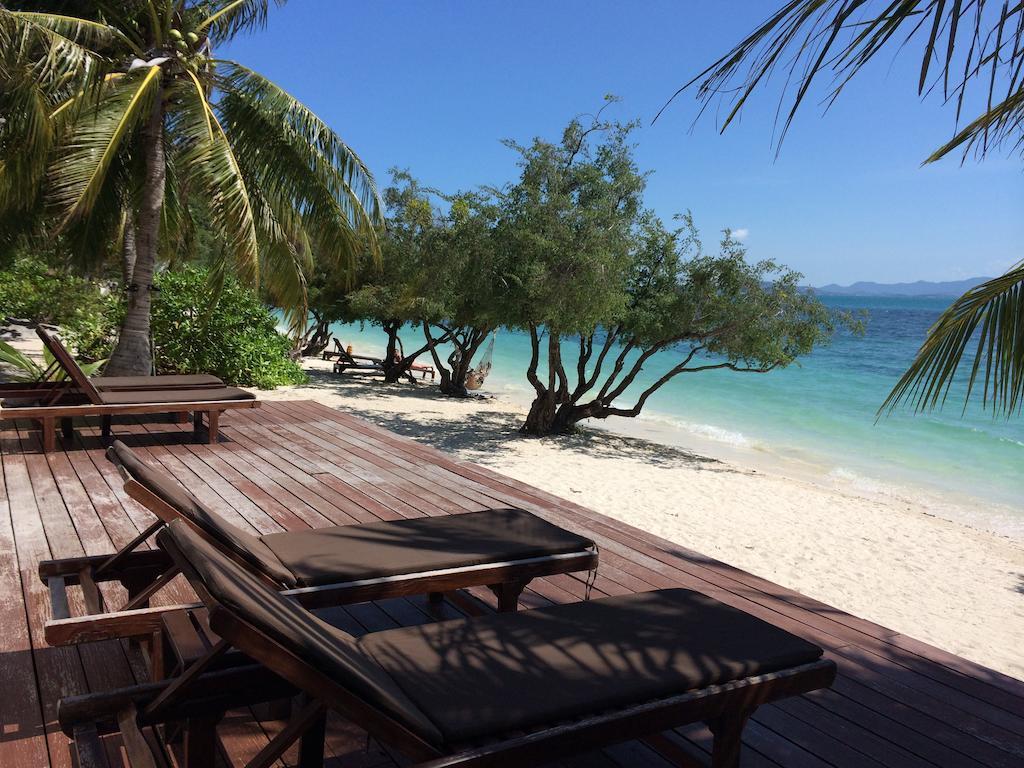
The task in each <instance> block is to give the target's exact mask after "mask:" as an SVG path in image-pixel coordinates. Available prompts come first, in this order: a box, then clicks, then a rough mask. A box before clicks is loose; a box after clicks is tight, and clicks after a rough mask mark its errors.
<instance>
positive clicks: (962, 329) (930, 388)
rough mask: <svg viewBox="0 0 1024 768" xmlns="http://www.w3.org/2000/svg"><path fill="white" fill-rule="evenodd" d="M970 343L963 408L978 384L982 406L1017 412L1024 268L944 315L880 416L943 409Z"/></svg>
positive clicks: (1023, 396)
mask: <svg viewBox="0 0 1024 768" xmlns="http://www.w3.org/2000/svg"><path fill="white" fill-rule="evenodd" d="M972 345H974V360H973V362H972V363H971V369H970V372H969V374H968V378H967V392H966V395H965V398H964V408H965V409H966V407H967V404H968V403H969V402H970V398H971V394H972V392H973V391H974V388H975V386H976V385H977V384H979V383H980V384H981V387H982V404H983V406H984V407H987V408H991V409H992V412H993V413H998V412H1000V411H1001V412H1002V413H1004V414H1005V415H1006V416H1011V415H1013V414H1019V413H1020V412H1021V407H1022V404H1024V264H1018V265H1017V266H1016V267H1014V268H1013V269H1011V270H1010V271H1008V272H1007V273H1006V274H1005V275H1002V276H1001V277H997V278H994V279H992V280H989V281H988V282H985V283H982V284H981V285H979V286H977V287H975V288H972V289H971V290H969V291H968V292H967V293H965V294H964V295H963V296H961V297H960V298H959V299H957V300H956V301H955V302H953V305H952V306H951V307H950V308H949V309H947V310H946V311H945V312H943V313H942V315H941V316H940V317H939V319H938V320H937V321H936V323H935V325H934V326H933V327H932V329H931V330H930V331H929V333H928V338H927V339H926V340H925V342H924V344H923V345H922V346H921V349H920V350H919V351H918V353H917V357H915V358H914V362H913V363H912V364H911V366H910V368H908V369H907V372H906V373H904V374H903V376H902V377H901V378H900V380H899V382H897V384H896V386H895V387H893V390H892V392H890V393H889V396H888V397H887V398H886V400H885V402H884V403H883V404H882V407H881V408H880V409H879V413H880V414H881V413H882V412H883V411H886V410H888V411H891V410H893V409H895V408H896V407H897V406H898V405H900V404H901V403H909V404H911V405H912V406H913V407H914V409H915V410H917V411H924V410H928V409H930V408H935V407H937V406H941V405H943V404H944V403H945V401H946V398H947V396H948V395H949V392H950V388H951V386H952V385H953V382H954V381H955V380H956V377H957V374H958V373H959V372H960V367H961V365H962V363H963V360H964V357H965V356H966V354H967V352H968V350H969V348H970V347H971V346H972Z"/></svg>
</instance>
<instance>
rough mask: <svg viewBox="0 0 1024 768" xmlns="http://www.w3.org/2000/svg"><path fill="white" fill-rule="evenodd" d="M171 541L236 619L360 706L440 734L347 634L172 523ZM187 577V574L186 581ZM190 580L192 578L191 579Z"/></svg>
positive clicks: (433, 737) (429, 735) (433, 736)
mask: <svg viewBox="0 0 1024 768" xmlns="http://www.w3.org/2000/svg"><path fill="white" fill-rule="evenodd" d="M168 535H169V536H170V537H171V538H172V539H173V544H174V546H176V547H177V549H178V550H179V552H180V553H181V554H182V555H184V556H185V557H186V558H187V560H188V562H189V565H190V567H191V569H192V571H193V572H194V574H195V576H198V578H199V579H200V581H201V582H202V584H203V586H204V587H205V589H206V591H207V592H209V593H210V595H211V596H212V597H213V598H214V600H216V601H217V602H218V603H220V605H222V606H224V608H226V609H227V610H228V611H230V612H231V613H232V614H233V615H234V616H235V617H236V618H240V619H242V620H244V621H245V622H246V623H248V624H249V625H250V626H253V627H255V628H256V629H257V630H258V631H260V632H262V633H263V634H265V635H266V636H268V637H270V638H271V639H273V640H276V641H277V642H278V643H281V644H282V645H283V646H285V648H287V649H288V650H289V651H291V652H292V653H294V654H296V655H297V656H299V657H300V658H302V659H303V660H305V661H306V662H308V663H309V664H310V665H312V666H313V667H315V668H316V669H318V670H319V671H321V672H322V673H324V674H325V675H327V676H328V677H331V678H332V679H334V680H335V681H336V682H337V683H338V684H340V685H341V686H343V687H344V688H346V689H347V690H349V691H351V692H352V693H354V694H355V695H357V696H358V697H359V698H361V699H363V700H364V701H367V702H371V703H373V704H374V705H376V706H377V707H379V708H381V709H382V710H384V711H385V712H387V713H388V714H390V715H391V716H392V717H394V718H397V719H398V720H400V721H401V722H403V723H404V724H406V725H407V726H408V727H410V728H411V729H413V730H415V731H416V732H417V733H419V734H421V735H422V736H423V737H424V738H426V739H428V740H429V741H431V742H433V743H440V740H441V734H440V732H439V731H438V730H437V728H435V727H434V725H433V724H432V723H431V722H430V720H428V719H427V718H426V717H425V716H424V715H423V713H422V712H421V711H420V710H419V709H418V708H417V706H416V705H415V704H413V703H412V701H410V700H409V698H408V696H406V695H405V694H404V693H403V692H402V690H401V688H399V687H398V685H397V684H396V683H395V681H394V680H393V679H392V678H391V677H390V675H388V673H387V672H385V671H384V670H383V669H381V667H380V666H379V665H378V664H377V663H376V662H375V661H374V660H373V659H372V658H371V657H370V656H368V655H367V654H366V652H365V651H363V650H362V649H360V648H359V646H358V644H357V643H356V641H355V638H353V637H352V636H351V635H349V634H348V633H346V632H344V631H342V630H340V629H336V628H335V627H332V626H331V625H330V624H327V623H326V622H324V621H322V620H320V619H318V618H317V617H316V616H315V615H313V613H311V612H310V611H308V610H306V609H305V608H302V607H300V606H299V605H298V604H296V603H294V602H292V601H291V600H289V599H287V598H285V597H283V596H282V595H280V594H279V593H277V592H275V591H273V590H272V589H270V588H269V587H267V586H266V585H265V584H264V583H263V582H261V581H259V580H258V579H256V578H255V577H254V576H252V574H250V573H248V572H247V571H246V570H245V569H243V568H241V567H239V566H238V565H237V564H236V563H234V562H232V561H231V560H229V559H228V558H226V557H225V556H224V555H223V554H222V553H221V552H220V551H218V550H217V549H215V548H214V547H212V546H211V545H210V544H209V543H208V542H206V541H204V540H203V539H201V538H200V537H199V536H197V535H196V534H195V533H194V532H193V531H192V530H191V529H189V528H188V527H187V526H186V525H185V524H184V523H183V522H180V521H175V522H173V523H171V525H170V526H169V527H168V528H167V529H166V530H165V531H163V532H161V533H160V534H159V537H158V541H161V542H163V541H164V540H165V537H167V536H168ZM188 575H189V574H188V573H187V571H186V576H188ZM190 578H191V577H190Z"/></svg>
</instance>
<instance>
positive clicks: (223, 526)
mask: <svg viewBox="0 0 1024 768" xmlns="http://www.w3.org/2000/svg"><path fill="white" fill-rule="evenodd" d="M107 457H108V458H109V459H110V460H111V461H113V462H114V463H115V464H119V465H120V466H122V467H124V469H125V471H126V472H127V473H128V474H129V475H131V476H132V478H133V479H134V480H135V481H136V482H137V483H139V484H140V485H142V486H143V487H145V488H146V489H147V490H148V491H149V492H150V493H152V494H153V495H154V496H157V497H158V498H159V499H161V500H162V501H164V502H166V503H167V504H168V505H170V506H171V507H173V508H174V510H175V511H176V512H178V513H179V514H180V515H181V516H182V517H183V518H186V519H187V520H188V521H189V522H191V523H192V524H193V525H194V526H196V527H197V528H199V529H200V530H202V531H203V533H205V534H206V535H207V536H208V537H210V538H212V539H213V540H214V541H216V542H217V544H219V545H220V546H221V547H223V548H226V549H228V550H230V551H231V552H232V553H233V554H234V555H236V556H237V557H239V558H241V559H242V560H243V561H244V562H246V563H249V564H250V565H252V566H253V567H254V568H257V569H259V570H260V571H262V572H263V573H264V574H266V575H267V576H269V577H270V578H271V579H272V580H274V581H276V582H277V583H279V584H282V585H284V586H286V587H289V588H290V587H294V586H295V576H294V575H293V574H292V573H291V571H289V570H288V569H287V568H285V567H284V566H283V565H282V564H281V561H280V560H278V559H277V558H276V557H275V556H274V553H273V552H271V551H270V549H269V548H268V547H267V545H266V544H264V543H263V542H262V541H260V540H259V539H258V538H256V537H255V536H253V535H252V534H249V533H246V532H245V531H243V530H241V529H240V528H238V527H237V526H234V525H232V524H231V523H229V522H228V521H227V520H225V519H224V518H223V517H221V516H220V515H218V514H217V513H216V512H214V511H213V510H212V509H210V508H209V507H208V506H207V505H205V504H203V502H201V501H200V500H199V499H197V498H196V497H195V496H193V495H192V494H191V493H189V492H188V491H187V490H186V489H185V488H184V487H182V486H181V484H180V483H178V481H177V480H175V479H174V478H173V477H171V476H169V475H168V474H166V473H165V472H161V471H160V470H158V469H155V468H153V467H152V466H150V465H149V464H147V463H146V462H145V461H143V460H142V459H141V458H139V455H138V454H137V453H135V451H133V450H132V449H131V448H129V447H128V446H127V445H125V444H124V443H122V442H121V441H120V440H115V441H114V444H113V445H112V446H110V448H109V449H108V450H107Z"/></svg>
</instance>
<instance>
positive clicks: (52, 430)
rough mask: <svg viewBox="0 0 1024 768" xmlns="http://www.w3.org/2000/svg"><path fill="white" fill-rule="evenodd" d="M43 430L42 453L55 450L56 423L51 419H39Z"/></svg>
mask: <svg viewBox="0 0 1024 768" xmlns="http://www.w3.org/2000/svg"><path fill="white" fill-rule="evenodd" d="M41 422H42V430H43V453H50V451H55V450H57V423H56V420H55V419H53V418H52V417H47V418H44V419H41Z"/></svg>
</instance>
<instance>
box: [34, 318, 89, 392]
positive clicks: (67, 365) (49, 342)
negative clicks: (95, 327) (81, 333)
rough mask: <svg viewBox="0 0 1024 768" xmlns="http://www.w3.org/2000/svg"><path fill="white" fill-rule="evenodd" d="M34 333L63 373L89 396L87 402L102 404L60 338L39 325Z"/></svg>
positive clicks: (87, 378)
mask: <svg viewBox="0 0 1024 768" xmlns="http://www.w3.org/2000/svg"><path fill="white" fill-rule="evenodd" d="M36 335H37V336H38V337H39V339H40V340H41V341H42V342H43V344H44V345H45V346H46V348H47V349H48V350H50V354H51V355H53V358H54V360H56V361H57V364H58V365H60V367H61V368H63V369H64V373H66V374H67V375H68V377H69V378H70V379H71V381H72V382H74V385H75V386H76V387H78V388H79V389H80V390H81V391H82V394H83V395H85V396H86V397H88V398H89V402H91V403H92V404H93V405H102V404H103V398H102V397H100V393H99V392H98V391H97V389H96V387H94V386H93V383H92V382H91V381H89V377H88V376H86V375H85V371H83V370H82V369H81V368H80V367H79V365H78V363H76V362H75V358H74V357H72V356H71V353H70V352H68V348H67V347H65V346H64V344H63V343H62V342H61V340H60V339H58V338H57V337H56V336H54V335H53V334H52V333H50V332H49V331H48V330H46V329H45V328H43V327H42V326H39V327H38V328H36Z"/></svg>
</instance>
